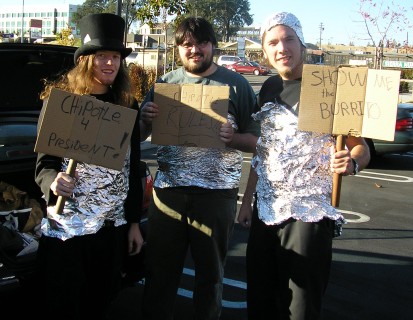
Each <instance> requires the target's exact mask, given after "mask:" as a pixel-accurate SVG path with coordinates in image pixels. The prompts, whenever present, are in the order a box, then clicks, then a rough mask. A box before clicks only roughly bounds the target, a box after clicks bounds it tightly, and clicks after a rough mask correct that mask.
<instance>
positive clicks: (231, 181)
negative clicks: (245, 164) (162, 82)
mask: <svg viewBox="0 0 413 320" xmlns="http://www.w3.org/2000/svg"><path fill="white" fill-rule="evenodd" d="M228 121H229V122H230V123H231V124H232V127H233V128H234V130H237V125H236V123H235V119H234V117H233V116H232V115H231V114H228ZM157 158H158V171H157V173H156V178H155V182H154V186H155V187H158V188H168V187H183V186H196V187H200V188H206V189H234V188H238V186H239V180H240V177H241V169H242V160H243V157H242V152H241V151H238V150H235V149H231V148H224V149H215V148H198V147H185V146H159V147H158V152H157Z"/></svg>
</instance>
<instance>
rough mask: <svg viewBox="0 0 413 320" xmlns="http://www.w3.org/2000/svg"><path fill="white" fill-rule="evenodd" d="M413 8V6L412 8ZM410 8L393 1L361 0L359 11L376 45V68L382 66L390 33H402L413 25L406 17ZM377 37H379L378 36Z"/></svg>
mask: <svg viewBox="0 0 413 320" xmlns="http://www.w3.org/2000/svg"><path fill="white" fill-rule="evenodd" d="M410 10H413V7H412V8H410ZM407 12H408V9H406V8H405V7H403V6H400V5H398V4H396V3H395V2H394V1H391V3H390V4H388V1H384V0H381V1H379V2H374V1H373V0H360V3H359V13H360V15H361V16H362V18H363V22H364V25H365V28H366V31H367V34H368V36H369V39H370V40H371V41H372V44H373V46H374V47H376V61H375V68H376V69H378V68H381V62H382V59H383V47H384V45H385V43H387V41H388V40H389V39H388V35H389V34H392V35H394V34H397V33H400V32H402V31H404V30H406V29H407V28H411V27H412V25H411V23H410V21H409V19H408V18H407V17H406V13H407ZM376 37H377V38H376Z"/></svg>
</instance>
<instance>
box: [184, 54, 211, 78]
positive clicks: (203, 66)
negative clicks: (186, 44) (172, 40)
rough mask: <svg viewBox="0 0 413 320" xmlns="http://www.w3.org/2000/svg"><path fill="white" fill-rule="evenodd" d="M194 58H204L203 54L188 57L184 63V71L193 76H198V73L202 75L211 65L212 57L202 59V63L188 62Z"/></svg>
mask: <svg viewBox="0 0 413 320" xmlns="http://www.w3.org/2000/svg"><path fill="white" fill-rule="evenodd" d="M194 57H203V58H205V56H204V55H203V54H193V55H191V56H189V57H188V60H186V61H185V62H184V68H185V71H188V72H190V73H194V74H199V73H203V72H205V71H207V70H208V68H209V67H210V66H211V65H212V56H211V57H210V58H209V59H204V60H203V61H202V62H199V63H195V64H194V63H192V62H190V61H189V59H191V58H194Z"/></svg>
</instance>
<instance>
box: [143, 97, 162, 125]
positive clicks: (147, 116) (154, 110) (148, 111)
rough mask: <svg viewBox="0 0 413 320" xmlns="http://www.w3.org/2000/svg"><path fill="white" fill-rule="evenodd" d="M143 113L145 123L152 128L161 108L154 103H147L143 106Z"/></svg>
mask: <svg viewBox="0 0 413 320" xmlns="http://www.w3.org/2000/svg"><path fill="white" fill-rule="evenodd" d="M141 113H142V117H141V118H142V121H143V123H144V124H146V125H147V126H151V125H152V121H153V119H154V118H156V117H157V116H158V113H159V108H158V106H157V104H155V103H153V102H147V103H145V104H144V105H143V107H142V109H141Z"/></svg>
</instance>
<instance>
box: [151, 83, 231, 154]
mask: <svg viewBox="0 0 413 320" xmlns="http://www.w3.org/2000/svg"><path fill="white" fill-rule="evenodd" d="M228 101H229V87H228V86H209V85H205V86H204V85H202V84H169V83H156V84H155V97H154V102H155V103H156V104H157V105H158V107H159V116H158V117H156V118H155V119H154V120H153V122H152V138H151V140H152V143H155V144H160V145H184V146H189V147H204V148H224V147H225V143H224V142H223V141H221V139H220V138H219V130H220V128H221V124H222V123H224V122H226V120H227V114H228Z"/></svg>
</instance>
